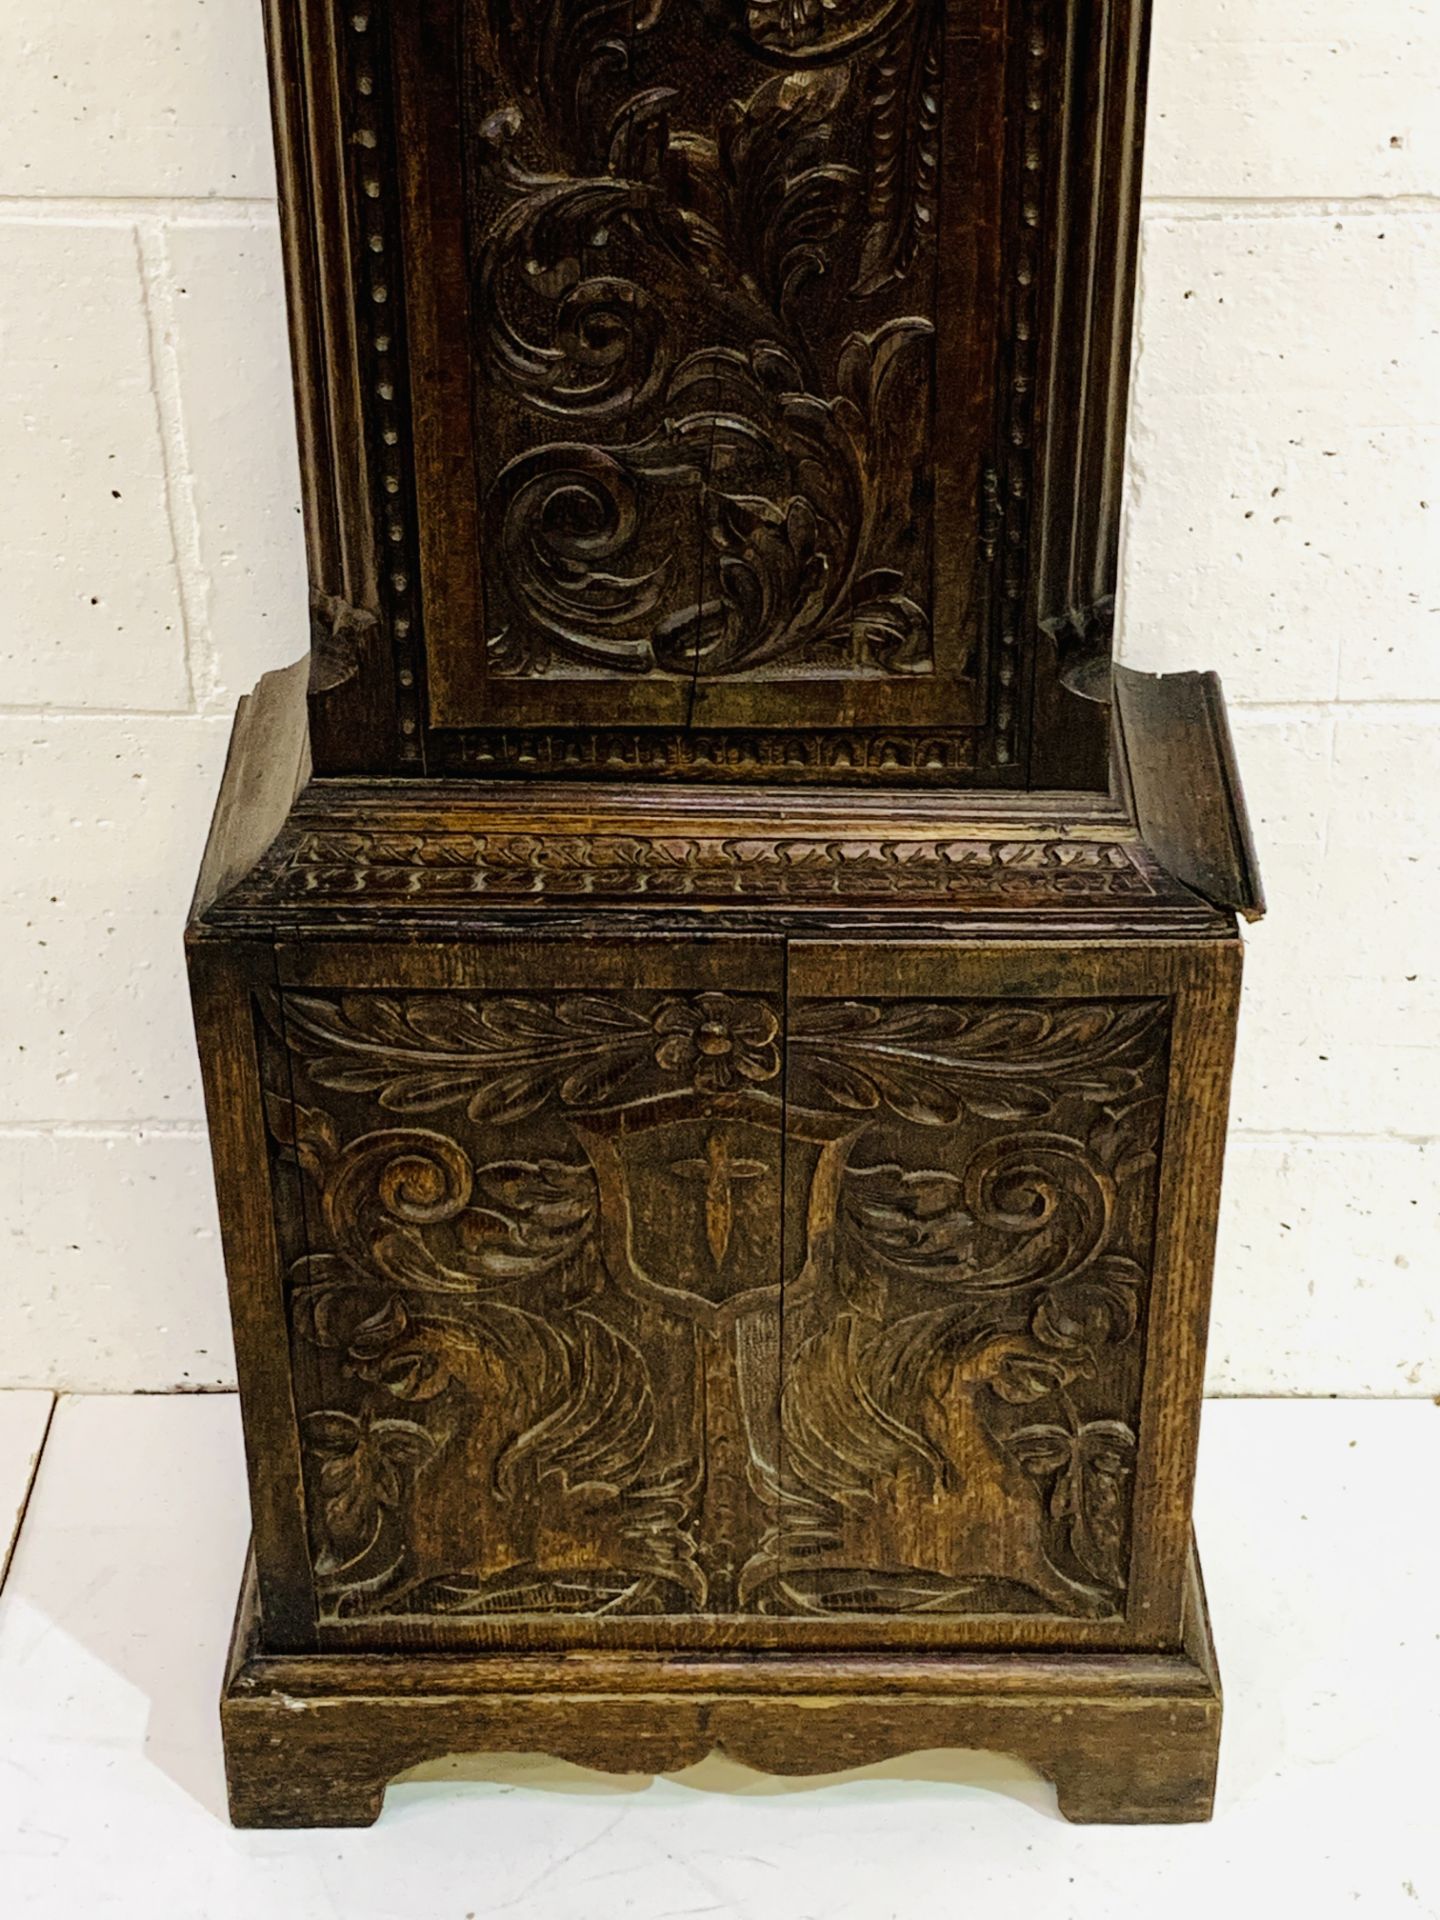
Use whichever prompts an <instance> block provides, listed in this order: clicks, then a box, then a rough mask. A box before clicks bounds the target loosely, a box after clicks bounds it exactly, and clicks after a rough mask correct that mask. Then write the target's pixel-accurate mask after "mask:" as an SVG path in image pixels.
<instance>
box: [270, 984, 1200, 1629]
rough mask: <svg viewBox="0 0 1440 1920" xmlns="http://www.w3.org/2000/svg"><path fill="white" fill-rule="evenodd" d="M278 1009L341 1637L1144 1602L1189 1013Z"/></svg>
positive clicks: (299, 1336) (328, 1597) (443, 995)
mask: <svg viewBox="0 0 1440 1920" xmlns="http://www.w3.org/2000/svg"><path fill="white" fill-rule="evenodd" d="M262 1015H263V1022H262V1024H263V1032H264V1035H265V1047H264V1057H265V1061H266V1074H267V1088H268V1091H267V1117H268V1123H269V1128H270V1133H271V1137H272V1141H273V1148H274V1153H275V1157H276V1178H277V1182H278V1183H279V1185H280V1189H281V1191H282V1193H283V1194H288V1196H289V1198H288V1200H287V1201H286V1202H285V1203H284V1204H282V1208H281V1213H282V1227H283V1229H284V1232H285V1235H286V1238H287V1251H288V1257H289V1262H290V1269H289V1272H290V1278H289V1307H290V1320H291V1330H292V1348H293V1364H294V1372H295V1379H296V1393H297V1401H298V1404H299V1407H300V1412H301V1419H302V1438H303V1442H304V1452H305V1460H306V1472H307V1504H308V1511H309V1521H310V1528H311V1536H312V1555H313V1562H314V1566H315V1571H316V1576H317V1580H318V1582H319V1584H320V1589H321V1597H322V1608H323V1612H324V1616H325V1617H326V1618H331V1619H344V1618H350V1617H355V1616H389V1615H411V1616H414V1615H421V1616H438V1615H444V1616H450V1617H456V1616H466V1615H470V1616H476V1615H488V1614H502V1615H503V1614H512V1615H515V1614H520V1615H549V1616H552V1617H554V1616H558V1615H565V1614H571V1615H590V1616H595V1615H599V1614H604V1613H626V1614H653V1615H679V1614H686V1613H711V1614H731V1615H741V1614H751V1615H767V1616H775V1615H780V1616H802V1617H803V1616H812V1617H813V1616H816V1615H825V1614H836V1613H846V1612H854V1613H875V1612H896V1613H906V1612H919V1613H932V1614H933V1613H953V1614H964V1613H967V1612H978V1611H988V1612H996V1611H1002V1612H1003V1611H1016V1612H1042V1613H1052V1614H1058V1615H1061V1616H1065V1617H1071V1618H1080V1619H1083V1618H1092V1617H1097V1618H1098V1617H1104V1616H1107V1615H1110V1614H1112V1613H1114V1612H1116V1611H1117V1610H1119V1609H1120V1608H1121V1607H1122V1606H1123V1600H1124V1592H1125V1585H1126V1578H1127V1564H1128V1524H1129V1506H1130V1489H1131V1477H1132V1469H1133V1465H1134V1458H1135V1453H1136V1447H1137V1433H1136V1426H1137V1416H1138V1404H1139V1385H1140V1377H1141V1362H1142V1359H1143V1340H1142V1336H1141V1328H1142V1325H1143V1319H1144V1306H1145V1300H1146V1293H1147V1287H1148V1268H1149V1261H1150V1257H1151V1247H1150V1238H1149V1236H1150V1232H1151V1221H1152V1217H1153V1209H1154V1193H1155V1180H1156V1160H1157V1153H1158V1147H1159V1140H1160V1124H1161V1116H1162V1112H1163V1081H1164V1071H1165V1054H1166V1046H1167V1022H1166V1019H1165V1010H1164V1004H1163V1003H1160V1002H1152V1001H1113V1002H1094V1003H1084V1004H1078V1003H1034V1004H1031V1003H1023V1004H1022V1003H1016V1002H965V1003H959V1002H940V1003H931V1002H926V1003H921V1002H908V1001H903V1002H902V1001H863V1002H861V1001H854V1002H850V1001H838V1002H801V1003H800V1004H799V1005H798V1006H797V1007H795V1008H792V1010H791V1018H790V1022H789V1028H788V1033H787V1032H786V1031H785V1025H784V1019H783V1009H782V1007H781V1006H780V1004H779V1003H778V1001H777V1000H776V999H775V998H773V997H772V996H771V995H769V994H766V993H750V992H723V993H722V992H694V993H656V992H638V991H630V992H605V993H526V994H477V993H471V992H455V991H451V992H419V991H416V992H406V993H403V994H402V993H391V992H371V991H367V992H356V993H323V994H322V993H287V994H285V995H284V996H281V997H277V998H274V999H272V1000H270V1001H268V1002H267V1003H266V1004H265V1005H264V1007H263V1008H262ZM782 1217H783V1219H784V1222H785V1226H784V1234H783V1238H784V1242H785V1245H786V1247H787V1249H788V1255H787V1261H786V1265H785V1270H784V1271H783V1272H782V1270H781V1263H780V1258H779V1254H778V1248H779V1246H780V1243H781V1238H782V1234H781V1220H782ZM782 1356H783V1358H782Z"/></svg>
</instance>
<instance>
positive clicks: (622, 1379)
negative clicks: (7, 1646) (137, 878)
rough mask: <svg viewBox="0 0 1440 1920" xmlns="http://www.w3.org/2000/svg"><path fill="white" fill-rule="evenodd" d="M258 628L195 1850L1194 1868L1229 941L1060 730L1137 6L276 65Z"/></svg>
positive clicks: (1227, 882) (225, 1060)
mask: <svg viewBox="0 0 1440 1920" xmlns="http://www.w3.org/2000/svg"><path fill="white" fill-rule="evenodd" d="M267 19H268V30H269V41H270V52H271V73H272V81H273V98H274V110H275V122H276V134H277V146H278V152H279V157H280V172H281V192H282V208H283V219H284V235H285V248H286V259H287V276H288V285H289V295H290V318H291V330H292V340H293V345H294V360H295V378H296V392H297V402H298V409H299V420H300V435H301V450H302V467H303V471H304V483H305V506H306V524H307V530H308V540H309V558H310V572H311V585H312V605H311V636H312V643H311V649H310V654H309V659H308V663H301V664H298V665H297V666H296V667H294V668H291V669H289V670H287V671H286V672H284V673H280V674H273V675H269V676H267V677H266V679H265V680H263V681H262V682H261V684H260V686H259V687H258V688H257V689H256V690H255V692H254V694H253V695H251V696H250V697H249V699H247V700H246V701H244V702H242V704H241V710H240V712H239V714H238V716H237V719H236V725H235V731H234V737H233V741H232V747H231V754H230V759H229V763H228V765H227V768H226V773H225V778H224V782H223V785H222V791H221V795H220V799H219V803H218V806H217V811H216V816H215V822H214V826H213V828H212V832H211V836H210V842H209V845H208V847H207V850H206V854H205V858H204V862H203V864H202V868H201V873H200V878H199V882H198V885H197V890H196V897H195V903H194V907H193V909H192V913H191V919H190V925H189V929H188V935H187V940H188V948H189V955H190V964H191V973H192V983H193V994H194V1006H195V1017H196V1030H197V1035H198V1038H199V1044H200V1053H201V1059H202V1065H203V1070H204V1078H205V1087H206V1098H207V1105H208V1110H209V1114H210V1120H211V1133H212V1145H213V1151H214V1160H215V1173H216V1183H217V1189H218V1193H219V1199H220V1212H221V1219H222V1226H223V1234H224V1247H225V1259H226V1268H227V1273H228V1278H229V1285H230V1291H231V1303H232V1311H233V1316H234V1321H235V1330H236V1350H237V1360H238V1367H239V1374H240V1386H241V1399H242V1408H243V1414H244V1423H245V1436H246V1449H247V1459H248V1465H249V1474H250V1484H251V1494H252V1506H253V1518H254V1540H253V1560H252V1568H251V1571H250V1573H249V1575H248V1576H247V1581H246V1586H245V1590H244V1593H243V1595H242V1602H241V1612H240V1618H239V1621H238V1623H237V1628H236V1639H235V1645H234V1649H233V1656H232V1665H231V1670H230V1674H229V1677H228V1679H227V1683H226V1689H225V1697H224V1702H223V1707H222V1720H223V1727H224V1736H225V1744H226V1755H227V1764H228V1768H229V1775H230V1784H231V1798H232V1811H233V1814H234V1817H235V1819H236V1821H237V1823H238V1824H241V1825H279V1826H294V1825H361V1824H365V1823H367V1822H369V1821H371V1820H373V1819H374V1818H375V1817H376V1816H377V1815H378V1813H379V1810H380V1805H381V1801H382V1798H383V1794H384V1790H385V1786H386V1782H387V1781H388V1780H389V1779H391V1778H392V1777H394V1776H395V1775H397V1774H399V1773H402V1772H404V1771H405V1770H406V1769H408V1768H410V1767H412V1766H414V1765H417V1764H419V1763H421V1762H423V1761H425V1760H428V1759H433V1758H436V1757H439V1756H443V1755H445V1754H447V1753H450V1752H455V1751H465V1750H477V1751H484V1750H487V1749H493V1750H497V1751H498V1750H514V1749H525V1748H539V1749H542V1750H546V1751H549V1752H551V1753H554V1754H557V1755H561V1756H563V1757H566V1758H570V1759H574V1760H579V1761H582V1762H585V1763H588V1764H592V1765H596V1766H600V1767H604V1768H609V1769H612V1770H616V1769H618V1770H623V1771H652V1772H653V1771H662V1770H669V1769H672V1768H675V1767H680V1766H684V1765H688V1764H690V1763H691V1762H693V1761H695V1760H697V1759H699V1758H701V1757H702V1756H703V1755H704V1753H706V1752H707V1751H709V1750H710V1749H711V1748H714V1747H721V1748H723V1749H724V1750H725V1751H727V1752H728V1753H730V1754H732V1755H733V1756H734V1757H736V1758H737V1759H740V1760H743V1761H746V1762H748V1763H749V1764H751V1765H754V1766H757V1767H762V1768H769V1769H772V1770H774V1771H777V1772H785V1773H797V1774H805V1773H825V1772H830V1771H834V1770H836V1769H838V1768H842V1767H845V1766H850V1765H860V1764H866V1763H868V1762H870V1761H873V1760H877V1759H882V1758H886V1757H892V1756H894V1755H897V1754H902V1753H904V1752H907V1751H912V1750H916V1749H919V1748H926V1747H935V1746H947V1745H952V1746H990V1747H994V1748H997V1749H999V1750H1002V1751H1006V1752H1010V1753H1013V1754H1016V1755H1018V1756H1020V1757H1021V1758H1022V1759H1024V1760H1026V1761H1027V1762H1028V1763H1029V1764H1031V1765H1033V1766H1034V1767H1036V1768H1037V1769H1038V1770H1039V1771H1040V1772H1042V1773H1043V1774H1044V1775H1046V1777H1048V1778H1050V1779H1052V1780H1053V1781H1054V1782H1055V1784H1056V1788H1057V1793H1058V1798H1059V1804H1060V1808H1061V1811H1062V1812H1063V1813H1064V1814H1065V1815H1066V1816H1067V1817H1068V1818H1071V1819H1075V1820H1114V1821H1146V1820H1184V1819H1201V1818H1205V1817H1207V1816H1208V1813H1209V1810H1210V1806H1211V1800H1212V1795H1213V1786H1214V1774H1215V1764H1216V1754H1217V1747H1218V1737H1219V1720H1220V1695H1219V1686H1218V1681H1217V1679H1216V1675H1215V1667H1214V1660H1213V1652H1212V1650H1211V1647H1210V1640H1209V1629H1208V1624H1207V1622H1206V1620H1205V1615H1204V1603H1203V1597H1202V1595H1201V1591H1200V1585H1199V1573H1198V1565H1197V1563H1196V1561H1195V1558H1194V1550H1193V1543H1192V1540H1191V1524H1190V1511H1191V1495H1192V1489H1193V1479H1194V1468H1195V1448H1196V1440H1197V1429H1198V1420H1199V1409H1200V1396H1201V1390H1202V1383H1203V1366H1204V1351H1205V1334H1206V1325H1207V1318H1208V1308H1209V1296H1210V1284H1211V1268H1212V1261H1213V1251H1214V1232H1215V1220H1216V1213H1217V1208H1218V1194H1219V1181H1220V1172H1221V1160H1222V1155H1223V1147H1224V1134H1225V1120H1226V1111H1227V1101H1228V1087H1229V1074H1230V1063H1231V1055H1232V1050H1233V1041H1234V1030H1235V1019H1236V1008H1237V1000H1238V993H1239V975H1240V960H1241V949H1240V942H1239V938H1238V932H1237V927H1236V914H1237V913H1243V914H1246V915H1250V916H1254V915H1255V914H1257V913H1258V912H1259V911H1260V909H1261V904H1262V903H1261V896H1260V892H1259V883H1258V876H1257V873H1256V869H1255V860H1254V855H1253V850H1252V849H1251V846H1250V842H1249V836H1248V829H1247V826H1246V823H1245V816H1244V806H1243V801H1242V799H1241V795H1240V788H1239V782H1238V777H1237V775H1236V772H1235V768H1234V764H1233V756H1232V753H1231V750H1230V745H1229V739H1228V734H1227V733H1226V730H1225V725H1224V712H1223V704H1222V703H1221V700H1220V695H1219V691H1218V686H1217V685H1216V683H1215V682H1214V681H1213V679H1209V678H1202V677H1200V676H1193V675H1191V676H1184V675H1181V676H1170V677H1168V678H1166V679H1162V680H1158V681H1152V680H1148V679H1146V678H1144V677H1143V676H1138V675H1129V674H1120V675H1113V674H1112V670H1111V667H1110V660H1109V653H1110V623H1111V616H1112V608H1113V596H1114V586H1115V555H1116V539H1117V528H1118V524H1119V519H1118V516H1119V504H1120V503H1119V474H1120V459H1121V450H1122V446H1123V432H1124V418H1125V389H1126V365H1127V354H1128V341H1129V326H1130V307H1131V302H1132V298H1133V290H1134V256H1135V219H1136V206H1137V196H1138V181H1139V152H1140V132H1141V110H1142V104H1143V78H1144V66H1145V40H1146V34H1147V30H1148V9H1147V8H1146V7H1145V6H1144V5H1142V4H1140V0H1097V4H1095V5H1093V6H1087V7H1083V8H1076V7H1068V6H1060V5H1058V4H1056V5H1052V4H1048V0H840V4H838V5H836V6H833V7H825V8H821V7H818V6H816V7H806V6H792V5H783V6H782V5H776V4H772V0H718V3H717V4H716V5H715V6H707V7H704V8H701V7H696V6H694V5H692V4H690V0H655V3H652V4H649V5H646V6H643V7H641V8H639V9H637V8H635V7H633V6H631V5H630V4H628V0H626V4H620V0H542V4H540V5H538V6H525V7H520V6H517V5H512V4H510V0H367V3H366V4H358V5H346V6H343V7H342V6H337V5H334V4H332V3H331V0H268V4H267Z"/></svg>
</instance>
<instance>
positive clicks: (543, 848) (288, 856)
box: [266, 829, 1158, 905]
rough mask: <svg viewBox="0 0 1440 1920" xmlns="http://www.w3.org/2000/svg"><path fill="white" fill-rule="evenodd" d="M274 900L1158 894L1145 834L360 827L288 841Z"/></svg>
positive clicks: (276, 872)
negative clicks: (1071, 836)
mask: <svg viewBox="0 0 1440 1920" xmlns="http://www.w3.org/2000/svg"><path fill="white" fill-rule="evenodd" d="M266 878H267V880H268V882H269V883H270V885H271V886H273V889H274V898H275V899H276V900H277V901H279V902H283V901H286V900H293V899H297V898H303V899H306V900H311V901H320V900H324V899H327V898H331V899H344V898H353V897H356V896H364V897H367V898H372V899H386V898H391V899H393V898H409V899H414V898H431V899H445V898H450V899H467V898H495V899H502V900H505V899H524V898H537V897H546V898H579V899H604V900H626V899H659V900H718V901H726V900H775V901H788V902H804V901H828V900H891V899H903V900H927V899H928V900H935V901H941V902H967V901H969V902H974V901H981V900H983V901H997V900H998V901H1004V902H1008V903H1013V904H1015V905H1022V904H1025V903H1043V902H1076V901H1083V900H1087V899H1089V900H1094V899H1108V900H1132V901H1140V900H1145V901H1148V900H1153V899H1155V898H1156V896H1157V892H1158V888H1157V885H1156V880H1155V877H1154V876H1153V875H1152V874H1151V873H1149V872H1147V871H1146V865H1145V862H1144V859H1143V854H1142V849H1140V848H1139V847H1138V845H1137V844H1135V843H1130V844H1114V843H1103V842H1094V841H1084V840H1058V841H1046V840H972V839H965V838H959V837H955V838H951V837H936V838H932V839H918V838H899V837H897V838H893V839H878V838H877V839H871V840H867V839H863V838H859V837H856V838H853V839H840V838H830V837H814V838H809V837H805V836H802V835H797V836H795V837H787V838H781V837H779V836H766V835H763V834H755V835H750V834H744V833H731V834H715V835H709V836H706V835H698V834H691V835H684V834H674V833H672V834H666V835H654V836H650V835H645V834H642V833H611V834H600V833H558V832H552V833H545V832H541V831H538V830H537V831H526V830H524V829H513V830H510V831H498V830H497V831H494V832H480V833H477V832H464V831H460V832H453V833H443V832H438V831H437V832H431V833H423V832H422V833H416V832H408V833H407V832H404V831H399V830H392V831H387V832H354V831H348V832H347V831H345V830H343V829H329V830H326V829H315V830H312V831H307V832H304V833H302V834H301V835H299V836H298V838H297V839H296V840H295V841H294V842H293V843H290V844H287V845H286V846H285V847H284V848H283V849H282V850H280V851H279V853H278V857H277V859H276V861H275V863H274V864H273V866H271V867H270V868H269V869H268V872H267V875H266Z"/></svg>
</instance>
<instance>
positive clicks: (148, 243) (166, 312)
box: [135, 219, 218, 713]
mask: <svg viewBox="0 0 1440 1920" xmlns="http://www.w3.org/2000/svg"><path fill="white" fill-rule="evenodd" d="M135 241H136V247H137V249H138V252H139V260H140V285H141V294H142V298H143V300H144V303H145V321H146V326H147V329H148V332H149V339H150V383H151V391H152V393H153V394H154V397H155V408H156V413H157V416H158V419H159V423H160V446H161V457H162V459H163V461H164V466H165V508H166V514H167V516H168V519H169V524H170V545H171V551H172V553H173V556H174V565H175V576H176V581H177V584H178V587H179V593H180V618H181V621H182V623H183V626H184V636H183V637H184V645H185V671H186V675H187V678H188V681H189V687H190V705H191V710H192V712H195V713H203V712H204V711H205V710H206V708H207V707H208V706H209V705H210V703H211V701H212V700H213V698H214V695H215V687H216V682H217V678H218V675H217V671H216V662H215V650H214V647H213V645H212V644H209V631H208V629H209V620H208V613H209V597H210V592H209V589H210V582H209V579H208V577H207V575H206V572H205V566H204V560H203V557H202V547H201V539H200V516H199V514H198V513H197V511H196V508H195V483H194V476H193V475H192V473H191V470H190V456H189V450H188V448H187V446H186V444H185V415H184V406H183V403H182V399H181V391H180V359H179V353H178V351H177V347H176V322H175V297H174V286H173V278H172V275H171V272H170V253H169V248H168V246H167V244H166V239H165V226H164V222H163V221H160V220H156V219H148V220H141V221H137V223H136V226H135Z"/></svg>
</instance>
